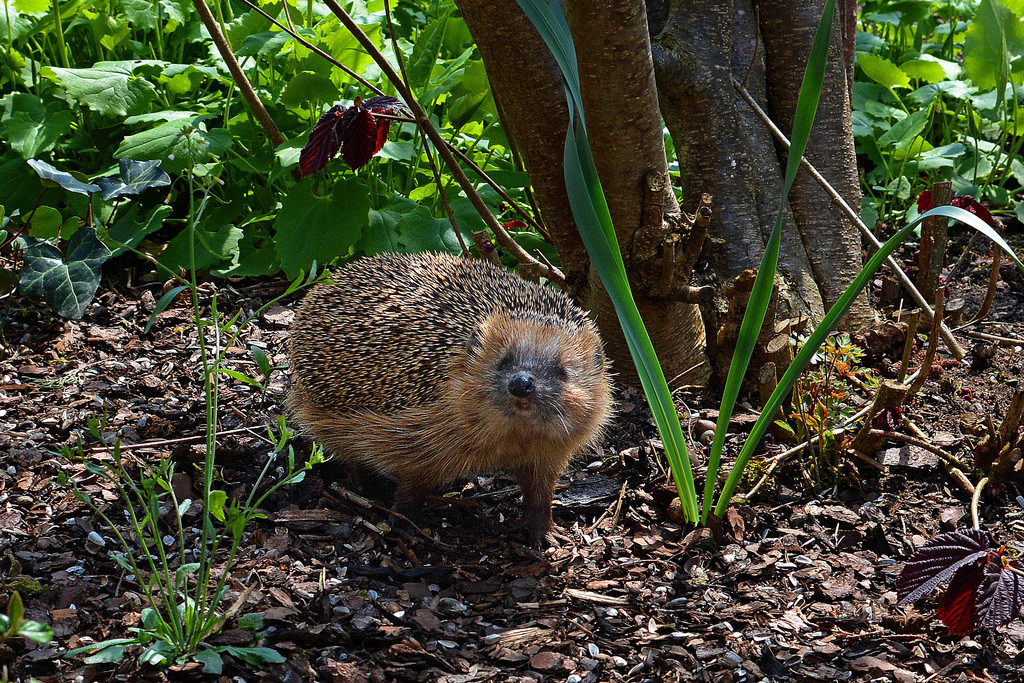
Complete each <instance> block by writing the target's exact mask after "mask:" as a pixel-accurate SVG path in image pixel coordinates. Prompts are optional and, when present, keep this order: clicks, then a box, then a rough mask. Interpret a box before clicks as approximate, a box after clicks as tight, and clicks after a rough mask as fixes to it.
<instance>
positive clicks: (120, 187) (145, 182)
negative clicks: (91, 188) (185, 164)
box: [96, 158, 171, 199]
mask: <svg viewBox="0 0 1024 683" xmlns="http://www.w3.org/2000/svg"><path fill="white" fill-rule="evenodd" d="M118 166H119V167H120V170H121V177H120V178H114V177H110V178H100V179H99V180H97V181H96V184H97V185H99V186H100V189H102V190H103V198H104V199H114V198H115V197H121V196H123V195H136V194H139V193H141V192H144V191H145V190H148V189H149V188H151V187H163V186H165V185H170V184H171V176H169V175H167V173H165V172H164V171H163V170H162V169H161V168H160V162H159V161H158V160H156V159H152V160H149V161H134V160H132V159H127V158H122V159H121V160H120V161H119V162H118Z"/></svg>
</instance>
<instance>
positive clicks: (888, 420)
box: [871, 406, 903, 432]
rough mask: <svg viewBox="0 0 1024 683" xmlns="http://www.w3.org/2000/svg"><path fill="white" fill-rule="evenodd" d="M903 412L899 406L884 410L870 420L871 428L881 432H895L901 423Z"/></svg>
mask: <svg viewBox="0 0 1024 683" xmlns="http://www.w3.org/2000/svg"><path fill="white" fill-rule="evenodd" d="M902 418H903V411H902V410H901V409H900V407H899V406H892V407H891V408H884V409H882V410H879V411H878V412H877V413H875V416H874V417H873V418H871V428H872V429H880V430H882V431H888V432H895V431H896V430H897V429H899V427H900V425H901V424H902V422H903V419H902Z"/></svg>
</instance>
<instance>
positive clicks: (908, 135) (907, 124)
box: [878, 109, 929, 149]
mask: <svg viewBox="0 0 1024 683" xmlns="http://www.w3.org/2000/svg"><path fill="white" fill-rule="evenodd" d="M928 115H929V111H928V110H927V109H918V110H917V111H915V112H914V113H912V114H911V115H910V116H907V117H906V118H904V119H903V120H902V121H899V122H897V123H895V124H894V125H893V127H892V128H890V129H889V130H887V131H886V132H885V133H883V134H882V136H881V137H879V138H878V146H879V147H880V148H881V149H885V148H887V147H892V146H895V147H897V148H902V147H906V146H907V145H909V144H910V142H911V140H913V139H914V137H916V136H917V135H920V134H921V132H922V131H923V130H924V127H925V126H927V125H928Z"/></svg>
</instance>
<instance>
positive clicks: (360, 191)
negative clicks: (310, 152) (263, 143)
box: [274, 178, 370, 279]
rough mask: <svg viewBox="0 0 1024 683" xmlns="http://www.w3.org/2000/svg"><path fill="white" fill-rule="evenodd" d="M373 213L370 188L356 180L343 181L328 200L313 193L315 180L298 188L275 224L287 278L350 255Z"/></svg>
mask: <svg viewBox="0 0 1024 683" xmlns="http://www.w3.org/2000/svg"><path fill="white" fill-rule="evenodd" d="M369 211H370V198H369V194H368V191H367V187H366V186H365V185H363V184H362V183H361V182H360V181H357V180H355V179H352V178H345V179H343V180H339V181H338V182H337V183H336V184H335V186H334V190H333V192H332V193H331V195H330V196H327V197H321V196H316V195H314V194H313V179H311V178H310V179H306V180H305V181H303V182H301V183H299V184H298V185H294V186H293V187H292V188H291V189H290V190H289V191H288V195H287V196H286V197H284V199H282V200H281V210H280V211H279V212H278V214H277V220H276V221H275V222H274V229H275V231H276V233H277V235H276V240H277V256H278V259H279V260H280V261H281V267H282V269H284V272H285V276H286V277H288V278H289V279H291V278H294V277H296V276H297V275H298V274H299V272H300V271H306V270H308V269H309V266H310V264H312V263H313V261H316V262H317V263H321V264H325V265H326V264H328V263H330V262H331V261H333V260H334V259H337V258H339V257H342V256H345V255H347V254H348V253H349V250H350V249H351V247H352V245H354V244H355V243H356V242H357V241H358V240H359V238H360V236H361V235H362V232H363V226H364V225H366V221H367V217H368V215H369Z"/></svg>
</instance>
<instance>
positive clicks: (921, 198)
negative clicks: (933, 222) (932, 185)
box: [917, 190, 932, 213]
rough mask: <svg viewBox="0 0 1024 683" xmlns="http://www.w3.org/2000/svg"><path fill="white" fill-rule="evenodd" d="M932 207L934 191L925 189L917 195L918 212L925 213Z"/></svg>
mask: <svg viewBox="0 0 1024 683" xmlns="http://www.w3.org/2000/svg"><path fill="white" fill-rule="evenodd" d="M930 208H932V191H931V190H925V191H924V192H922V193H921V194H919V195H917V212H918V213H924V212H925V211H927V210H928V209H930Z"/></svg>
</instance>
